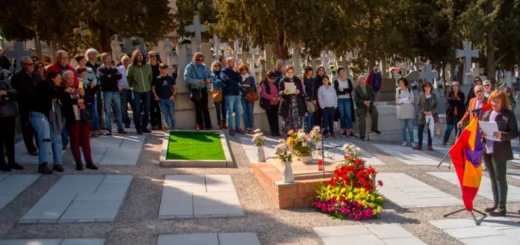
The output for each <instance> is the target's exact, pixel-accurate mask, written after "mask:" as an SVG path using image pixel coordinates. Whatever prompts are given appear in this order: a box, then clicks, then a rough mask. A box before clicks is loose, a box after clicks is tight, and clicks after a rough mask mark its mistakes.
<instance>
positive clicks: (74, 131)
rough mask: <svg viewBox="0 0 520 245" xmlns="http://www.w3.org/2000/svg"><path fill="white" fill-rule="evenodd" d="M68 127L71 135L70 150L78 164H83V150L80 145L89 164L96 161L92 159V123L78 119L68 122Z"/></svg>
mask: <svg viewBox="0 0 520 245" xmlns="http://www.w3.org/2000/svg"><path fill="white" fill-rule="evenodd" d="M67 129H68V131H69V137H70V150H71V151H72V156H73V157H74V161H76V165H82V162H81V152H80V150H79V147H80V146H81V149H82V150H83V156H84V157H85V162H86V163H87V164H91V163H94V162H93V161H92V152H91V150H90V138H89V137H90V124H89V123H87V122H82V121H76V122H74V123H68V124H67Z"/></svg>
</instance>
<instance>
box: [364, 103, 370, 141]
mask: <svg viewBox="0 0 520 245" xmlns="http://www.w3.org/2000/svg"><path fill="white" fill-rule="evenodd" d="M369 108H370V107H369V106H368V105H367V113H366V115H365V126H366V130H365V131H366V132H365V133H366V134H367V141H370V128H369V127H368V114H369V113H368V110H369Z"/></svg>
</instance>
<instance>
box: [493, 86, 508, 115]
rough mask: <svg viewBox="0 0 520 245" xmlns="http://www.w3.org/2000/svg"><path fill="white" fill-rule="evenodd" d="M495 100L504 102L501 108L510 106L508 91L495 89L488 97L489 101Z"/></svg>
mask: <svg viewBox="0 0 520 245" xmlns="http://www.w3.org/2000/svg"><path fill="white" fill-rule="evenodd" d="M493 100H500V101H501V102H502V104H501V108H500V109H502V110H503V109H508V108H509V99H508V98H507V95H506V92H504V91H503V90H495V91H493V92H492V93H491V94H490V95H489V98H488V102H489V103H491V101H493Z"/></svg>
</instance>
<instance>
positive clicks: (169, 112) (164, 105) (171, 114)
mask: <svg viewBox="0 0 520 245" xmlns="http://www.w3.org/2000/svg"><path fill="white" fill-rule="evenodd" d="M159 72H160V73H161V75H159V76H158V77H157V79H155V81H154V82H153V84H152V93H153V95H154V99H155V100H157V101H159V106H160V107H161V112H162V114H163V121H164V126H165V129H166V128H168V129H170V130H174V129H175V111H174V108H175V107H174V103H173V101H174V99H175V95H176V94H177V87H176V86H175V80H173V77H171V76H169V75H168V65H166V64H160V65H159Z"/></svg>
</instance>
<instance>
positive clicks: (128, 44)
mask: <svg viewBox="0 0 520 245" xmlns="http://www.w3.org/2000/svg"><path fill="white" fill-rule="evenodd" d="M136 39H137V40H139V45H138V48H139V50H141V51H143V53H145V52H146V50H144V38H142V37H137V38H136ZM123 46H124V50H123V51H124V52H125V53H127V54H130V55H131V54H132V52H134V50H135V49H136V48H134V45H133V44H132V39H131V38H125V41H124V45H123ZM144 55H145V56H146V54H144Z"/></svg>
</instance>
